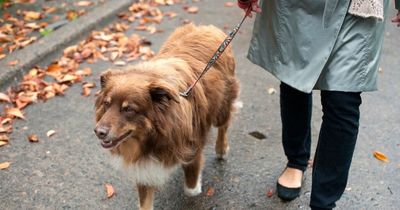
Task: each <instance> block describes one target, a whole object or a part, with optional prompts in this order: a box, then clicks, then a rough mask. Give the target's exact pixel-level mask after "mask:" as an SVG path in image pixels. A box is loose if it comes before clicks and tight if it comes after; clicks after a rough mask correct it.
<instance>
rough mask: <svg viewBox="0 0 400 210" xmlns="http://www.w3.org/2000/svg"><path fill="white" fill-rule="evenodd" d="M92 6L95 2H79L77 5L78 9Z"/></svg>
mask: <svg viewBox="0 0 400 210" xmlns="http://www.w3.org/2000/svg"><path fill="white" fill-rule="evenodd" d="M92 4H93V2H91V1H79V2H77V3H76V4H75V5H76V6H78V7H87V6H90V5H92Z"/></svg>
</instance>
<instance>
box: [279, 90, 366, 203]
mask: <svg viewBox="0 0 400 210" xmlns="http://www.w3.org/2000/svg"><path fill="white" fill-rule="evenodd" d="M280 88H281V98H280V100H281V118H282V142H283V148H284V151H285V155H286V157H287V158H288V164H287V166H288V167H291V168H296V169H300V170H302V171H305V170H306V168H307V162H308V160H309V158H310V147H311V113H312V94H311V93H309V94H308V93H303V92H301V91H298V90H296V89H294V88H292V87H290V86H288V85H286V84H284V83H281V86H280ZM321 103H322V111H323V117H322V125H321V130H320V133H319V139H318V146H317V150H316V152H315V157H314V164H313V174H312V190H311V202H310V206H311V208H312V209H332V208H334V207H335V202H336V201H337V200H339V198H340V197H341V196H342V194H343V192H344V189H345V187H346V184H347V178H348V174H349V168H350V164H351V159H352V157H353V152H354V147H355V144H356V140H357V134H358V126H359V118H360V111H359V107H360V105H361V93H359V92H358V93H356V92H340V91H321Z"/></svg>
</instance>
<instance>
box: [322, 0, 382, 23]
mask: <svg viewBox="0 0 400 210" xmlns="http://www.w3.org/2000/svg"><path fill="white" fill-rule="evenodd" d="M328 1H329V0H328ZM348 13H349V14H352V15H355V16H359V17H363V18H376V19H378V20H380V21H382V20H383V0H351V3H350V7H349V10H348Z"/></svg>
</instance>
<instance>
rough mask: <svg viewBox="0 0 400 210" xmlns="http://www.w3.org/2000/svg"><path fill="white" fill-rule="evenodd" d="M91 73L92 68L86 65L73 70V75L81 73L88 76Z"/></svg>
mask: <svg viewBox="0 0 400 210" xmlns="http://www.w3.org/2000/svg"><path fill="white" fill-rule="evenodd" d="M91 74H92V69H91V68H88V67H87V68H84V69H82V70H78V71H76V72H75V75H82V76H89V75H91Z"/></svg>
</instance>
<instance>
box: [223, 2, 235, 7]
mask: <svg viewBox="0 0 400 210" xmlns="http://www.w3.org/2000/svg"><path fill="white" fill-rule="evenodd" d="M235 5H236V4H235V3H233V2H226V3H225V7H233V6H235Z"/></svg>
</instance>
